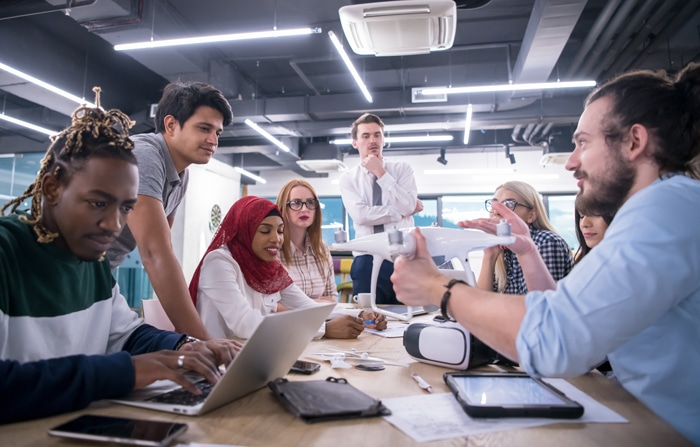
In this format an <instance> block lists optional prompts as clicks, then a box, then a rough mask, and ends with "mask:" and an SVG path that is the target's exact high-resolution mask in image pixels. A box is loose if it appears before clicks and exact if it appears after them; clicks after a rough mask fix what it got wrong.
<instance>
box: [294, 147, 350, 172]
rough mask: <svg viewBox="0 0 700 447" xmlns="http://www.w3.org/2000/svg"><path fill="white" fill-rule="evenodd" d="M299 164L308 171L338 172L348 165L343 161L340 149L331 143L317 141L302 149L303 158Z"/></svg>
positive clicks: (298, 161)
mask: <svg viewBox="0 0 700 447" xmlns="http://www.w3.org/2000/svg"><path fill="white" fill-rule="evenodd" d="M297 165H299V167H300V168H302V169H304V170H307V171H314V172H338V171H345V170H346V169H347V168H348V167H347V166H346V165H345V163H343V154H342V153H341V152H340V149H339V148H338V147H337V146H335V145H333V144H330V143H326V142H317V143H311V144H308V145H307V146H305V147H304V148H303V149H302V151H301V159H300V160H297Z"/></svg>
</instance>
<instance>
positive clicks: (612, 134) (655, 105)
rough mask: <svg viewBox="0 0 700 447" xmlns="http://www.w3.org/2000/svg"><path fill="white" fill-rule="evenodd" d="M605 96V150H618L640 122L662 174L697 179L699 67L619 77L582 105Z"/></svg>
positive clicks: (699, 156)
mask: <svg viewBox="0 0 700 447" xmlns="http://www.w3.org/2000/svg"><path fill="white" fill-rule="evenodd" d="M604 97H609V98H610V99H611V100H612V101H611V102H612V106H611V109H610V112H609V113H608V115H607V116H605V117H602V118H601V122H602V123H604V128H603V133H604V135H605V141H606V143H607V145H608V146H609V147H611V148H614V147H617V146H618V145H619V143H620V142H622V141H623V140H624V139H625V138H626V135H627V132H628V131H629V129H630V127H632V126H633V125H634V124H641V125H642V126H644V127H645V128H646V129H647V130H648V131H649V134H650V139H651V143H652V148H653V153H652V156H653V157H654V161H655V162H656V163H657V164H658V165H659V168H660V171H661V173H662V174H663V173H671V172H685V174H686V175H688V176H690V177H693V178H695V179H700V64H698V63H691V64H688V65H687V66H686V67H685V68H684V69H683V70H681V71H680V72H679V73H678V74H677V75H676V76H675V77H674V78H671V77H669V76H668V75H667V74H666V73H665V72H663V71H659V72H653V71H650V70H638V71H631V72H628V73H625V74H622V75H620V76H618V77H616V78H613V79H611V80H610V81H608V82H606V83H604V84H603V85H601V86H600V87H598V88H597V89H596V90H594V91H593V92H591V94H590V95H588V98H586V101H585V105H586V106H588V105H589V104H590V103H592V102H593V101H596V100H598V99H600V98H604Z"/></svg>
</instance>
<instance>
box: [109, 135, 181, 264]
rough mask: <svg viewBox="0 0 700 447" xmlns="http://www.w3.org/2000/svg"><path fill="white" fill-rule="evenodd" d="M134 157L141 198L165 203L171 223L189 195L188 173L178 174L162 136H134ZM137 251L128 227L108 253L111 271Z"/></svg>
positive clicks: (164, 207) (134, 240)
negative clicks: (137, 168)
mask: <svg viewBox="0 0 700 447" xmlns="http://www.w3.org/2000/svg"><path fill="white" fill-rule="evenodd" d="M131 139H132V140H133V141H134V155H136V159H137V160H138V164H139V195H143V196H148V197H153V198H154V199H156V200H160V201H161V202H163V210H164V211H165V216H166V217H167V219H168V221H170V220H172V219H174V218H175V211H176V210H177V207H178V206H180V203H181V202H182V199H183V198H184V197H185V191H187V182H188V180H189V172H188V171H187V169H185V170H184V171H182V173H178V172H177V169H175V164H173V160H172V158H170V153H169V152H168V145H167V144H166V143H165V138H163V134H159V133H149V134H141V135H134V136H133V137H131ZM135 248H136V239H134V235H133V234H131V230H130V229H129V227H128V226H127V227H126V228H124V231H122V234H121V235H120V236H119V238H118V239H117V240H116V241H115V242H114V244H113V245H112V247H111V248H110V249H109V251H108V252H107V258H108V259H109V263H110V265H111V266H112V268H113V269H114V268H116V267H118V266H119V265H121V263H122V262H124V258H126V255H127V254H129V253H131V252H132V251H133V250H134V249H135Z"/></svg>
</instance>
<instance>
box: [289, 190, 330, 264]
mask: <svg viewBox="0 0 700 447" xmlns="http://www.w3.org/2000/svg"><path fill="white" fill-rule="evenodd" d="M297 186H303V187H304V188H307V189H308V190H309V191H311V194H312V195H313V196H314V199H316V202H317V203H318V205H317V206H316V210H315V211H316V212H315V213H314V221H313V222H312V223H311V226H310V227H309V228H308V229H307V230H306V237H307V239H308V241H309V243H310V244H311V252H312V253H313V255H314V260H315V261H316V265H318V266H319V270H320V271H325V269H327V268H328V267H329V266H328V265H327V264H328V258H327V257H326V250H325V248H324V244H323V234H322V230H321V223H322V222H323V215H322V214H321V202H320V201H319V200H318V194H316V191H315V190H314V188H313V187H312V186H311V184H310V183H309V182H307V181H306V180H301V179H294V180H290V181H288V182H287V183H286V184H285V185H284V186H283V187H282V189H281V190H280V192H279V194H277V208H279V209H280V211H281V212H282V220H284V221H285V222H286V224H285V226H284V242H282V252H281V254H280V260H281V261H282V263H283V264H284V265H287V266H288V265H289V263H290V262H291V259H292V238H291V236H290V229H289V211H290V210H289V207H288V206H287V202H289V200H290V198H291V194H292V189H294V188H295V187H297Z"/></svg>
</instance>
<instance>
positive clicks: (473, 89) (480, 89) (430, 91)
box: [421, 81, 596, 95]
mask: <svg viewBox="0 0 700 447" xmlns="http://www.w3.org/2000/svg"><path fill="white" fill-rule="evenodd" d="M595 85H596V82H595V81H568V82H560V81H557V82H536V83H529V84H500V85H473V86H467V87H427V88H424V89H422V90H421V93H422V94H424V95H441V94H447V95H450V94H455V93H494V92H509V91H516V90H517V91H522V90H548V89H558V88H590V87H595Z"/></svg>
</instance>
